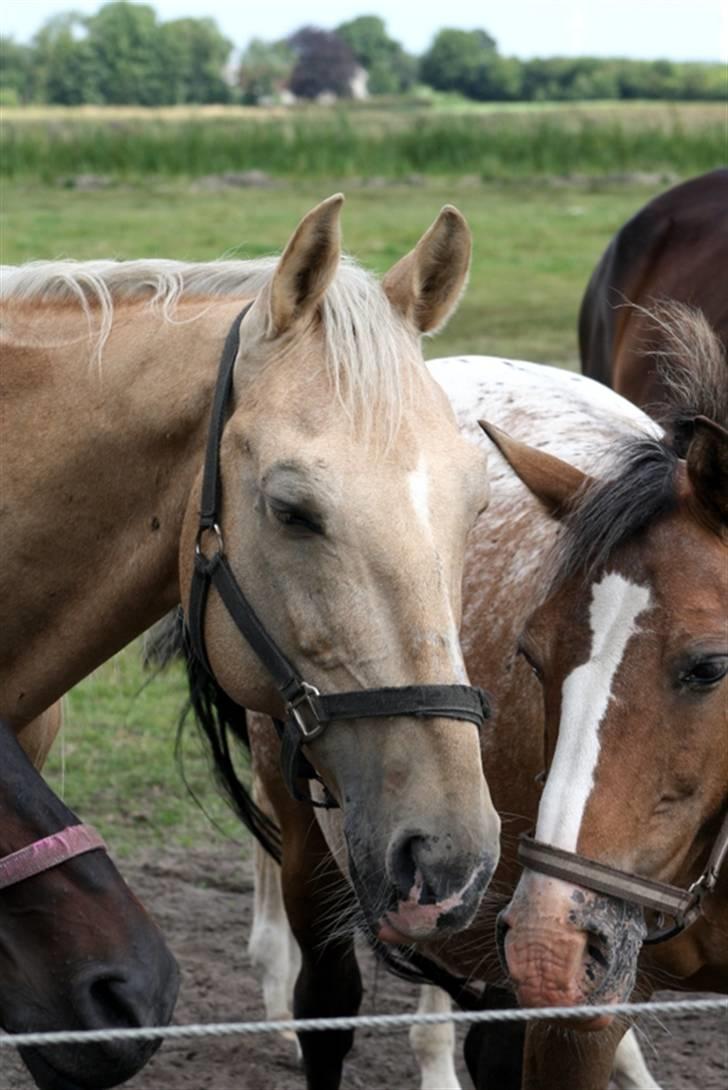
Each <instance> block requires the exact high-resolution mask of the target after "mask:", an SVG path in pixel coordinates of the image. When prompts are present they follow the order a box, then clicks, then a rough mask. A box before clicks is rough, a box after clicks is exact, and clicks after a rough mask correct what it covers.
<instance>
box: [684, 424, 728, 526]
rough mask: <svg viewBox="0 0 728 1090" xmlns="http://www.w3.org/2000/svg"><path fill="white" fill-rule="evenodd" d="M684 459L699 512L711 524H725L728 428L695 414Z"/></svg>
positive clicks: (726, 518)
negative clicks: (690, 438) (691, 433)
mask: <svg viewBox="0 0 728 1090" xmlns="http://www.w3.org/2000/svg"><path fill="white" fill-rule="evenodd" d="M685 462H686V465H687V471H688V479H689V481H690V485H691V488H692V492H693V495H694V496H695V498H696V500H697V501H698V504H699V506H700V510H701V512H702V513H703V514H704V516H706V517H707V521H708V522H709V523H710V524H711V525H712V526H715V527H717V528H718V529H724V528H725V527H728V431H726V429H725V428H722V427H721V426H720V424H716V423H715V421H714V420H709V419H708V417H707V416H696V417H695V419H694V421H693V438H692V440H691V441H690V446H689V447H688V451H687V454H686V456H685Z"/></svg>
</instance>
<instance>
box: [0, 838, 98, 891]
mask: <svg viewBox="0 0 728 1090" xmlns="http://www.w3.org/2000/svg"><path fill="white" fill-rule="evenodd" d="M95 851H104V852H105V851H107V847H106V844H105V843H104V840H103V839H102V837H101V836H100V835H99V834H98V833H97V832H96V830H95V829H94V828H93V827H92V826H91V825H68V826H67V827H66V828H65V829H61V830H60V832H57V833H51V835H50V836H45V837H43V839H42V840H35V841H34V842H33V843H32V844H28V845H26V847H25V848H20V849H19V850H18V851H17V852H12V853H11V854H10V855H6V856H3V858H1V859H0V889H8V888H9V887H10V886H15V885H17V884H18V882H24V881H25V880H26V878H33V877H35V875H36V874H43V872H44V871H47V870H51V868H52V867H59V866H60V865H61V863H67V862H68V860H69V859H75V857H76V856H77V855H85V854H86V852H95Z"/></svg>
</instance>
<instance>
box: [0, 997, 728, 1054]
mask: <svg viewBox="0 0 728 1090" xmlns="http://www.w3.org/2000/svg"><path fill="white" fill-rule="evenodd" d="M710 1013H722V1014H724V1015H728V999H721V998H715V999H664V1000H657V1001H655V1002H652V1003H613V1004H608V1003H602V1004H595V1005H591V1006H586V1005H584V1006H580V1007H538V1008H532V1009H529V1008H515V1009H513V1010H483V1011H451V1012H449V1013H447V1014H444V1013H443V1014H418V1013H416V1012H413V1013H411V1014H367V1015H356V1016H353V1017H351V1018H302V1019H294V1018H292V1019H287V1020H284V1019H278V1020H274V1021H261V1022H208V1023H199V1022H198V1023H191V1024H189V1025H182V1026H144V1027H142V1028H140V1029H106V1030H77V1031H72V1030H69V1031H59V1032H58V1033H15V1034H12V1035H8V1036H0V1048H25V1047H40V1046H43V1045H66V1044H74V1045H84V1044H101V1043H104V1042H110V1041H135V1040H136V1041H147V1040H152V1039H153V1040H160V1039H161V1040H176V1039H180V1038H190V1037H195V1038H200V1037H233V1036H249V1035H251V1034H255V1033H281V1032H284V1031H291V1030H292V1031H294V1032H297V1033H303V1032H306V1033H316V1032H321V1031H326V1030H350V1029H376V1030H387V1029H402V1028H404V1027H405V1026H436V1025H441V1024H442V1023H447V1022H451V1023H454V1024H456V1025H461V1024H471V1025H472V1024H476V1023H485V1022H531V1021H546V1020H560V1021H567V1020H570V1019H576V1018H596V1017H598V1016H599V1015H604V1014H606V1015H620V1014H624V1015H629V1016H631V1017H634V1016H636V1015H639V1014H643V1015H644V1014H646V1015H658V1014H659V1015H675V1016H688V1015H691V1014H710Z"/></svg>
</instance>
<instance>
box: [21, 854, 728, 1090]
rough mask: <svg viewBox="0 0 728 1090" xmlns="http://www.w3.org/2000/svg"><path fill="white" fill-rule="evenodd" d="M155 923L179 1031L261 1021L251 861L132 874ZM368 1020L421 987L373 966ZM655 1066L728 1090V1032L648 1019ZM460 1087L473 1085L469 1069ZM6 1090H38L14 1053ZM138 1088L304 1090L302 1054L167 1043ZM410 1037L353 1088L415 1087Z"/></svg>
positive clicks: (249, 1045) (353, 1070) (220, 1043)
mask: <svg viewBox="0 0 728 1090" xmlns="http://www.w3.org/2000/svg"><path fill="white" fill-rule="evenodd" d="M122 869H123V870H124V872H125V875H126V877H127V879H128V881H129V882H130V884H131V885H132V887H133V888H134V889H135V891H136V892H137V893H138V894H139V896H140V897H141V899H142V900H143V901H144V903H145V904H146V905H147V906H148V908H149V909H150V910H151V911H152V912H153V913H154V914H155V915H156V917H157V919H158V920H159V922H160V924H161V926H162V929H163V930H164V933H165V935H166V937H167V940H168V942H169V944H170V946H171V947H172V949H173V951H174V952H175V954H176V956H177V958H178V960H179V963H180V967H181V970H182V988H181V994H180V999H179V1003H178V1005H177V1013H176V1021H178V1022H227V1021H243V1020H247V1019H256V1018H261V1017H262V1013H263V1012H262V1007H261V999H260V994H259V989H258V984H257V981H256V978H255V976H254V974H253V973H252V971H251V968H250V965H249V962H248V958H247V954H246V940H247V936H248V934H249V931H250V924H251V913H252V907H253V894H252V879H251V871H250V865H249V864H243V865H241V864H238V863H235V862H234V861H231V859H230V857H229V856H228V855H223V854H222V853H220V852H219V851H216V852H215V853H212V852H211V853H205V852H201V851H196V852H188V853H184V852H177V853H175V854H168V855H166V856H164V857H162V858H157V859H155V860H154V861H152V860H151V859H144V858H140V859H139V860H138V861H136V862H132V863H129V864H127V865H126V866H125V867H123V868H122ZM363 962H364V965H363V977H364V987H365V997H364V1004H363V1012H379V1013H382V1012H401V1011H406V1010H411V1009H414V1007H415V1006H416V1001H417V997H416V994H415V991H414V989H413V988H412V987H411V986H410V985H407V984H404V983H402V982H401V981H398V980H395V979H394V978H392V977H391V976H389V975H388V974H387V973H385V972H383V971H381V970H378V969H377V968H376V967H375V965H374V964H373V963H372V961H371V959H370V958H368V957H367V956H365V957H364V959H363ZM640 1035H641V1041H642V1045H643V1049H644V1052H645V1056H646V1058H647V1062H648V1064H649V1066H650V1068H651V1069H652V1072H653V1074H654V1075H655V1077H656V1078H657V1079H658V1080H659V1081H660V1084H661V1086H662V1087H663V1090H727V1088H728V1026H727V1025H726V1021H725V1019H723V1018H721V1017H720V1016H718V1015H701V1016H694V1017H690V1018H682V1019H677V1018H672V1017H671V1018H669V1019H664V1020H658V1019H657V1018H651V1019H649V1020H643V1022H642V1024H641V1027H640ZM458 1062H459V1070H460V1074H461V1081H462V1084H463V1086H464V1087H470V1086H471V1083H470V1081H469V1079H468V1076H467V1074H466V1073H465V1069H464V1067H463V1065H462V1062H460V1060H459V1061H458ZM0 1072H1V1074H0V1090H32V1087H33V1083H32V1082H31V1080H30V1078H29V1077H28V1076H27V1074H25V1073H24V1069H22V1068H21V1065H20V1064H19V1062H18V1061H17V1060H16V1058H15V1056H14V1054H12V1053H10V1052H8V1051H5V1050H3V1051H2V1052H0ZM126 1086H127V1087H128V1088H129V1090H304V1081H303V1076H302V1074H301V1072H300V1070H299V1068H298V1065H297V1063H296V1061H295V1057H294V1053H293V1047H292V1045H291V1044H289V1043H288V1042H286V1041H283V1040H281V1039H280V1038H278V1037H273V1036H268V1035H265V1036H263V1035H261V1036H258V1037H246V1038H223V1039H221V1040H220V1039H219V1040H214V1041H212V1040H211V1041H191V1042H186V1041H185V1042H179V1043H177V1042H175V1043H168V1044H165V1045H164V1046H163V1047H162V1049H161V1051H160V1052H159V1053H158V1054H157V1055H156V1056H155V1058H154V1059H153V1060H152V1062H151V1063H150V1064H149V1065H148V1066H147V1068H146V1069H145V1070H144V1071H143V1072H142V1073H141V1074H139V1075H137V1077H136V1078H134V1079H132V1080H131V1081H130V1082H128V1083H126ZM418 1086H419V1080H418V1073H417V1069H416V1066H415V1064H414V1062H413V1059H412V1055H411V1053H410V1050H409V1047H408V1040H407V1031H406V1030H400V1031H397V1032H395V1033H382V1032H374V1031H371V1030H370V1031H360V1032H359V1033H358V1034H357V1039H356V1044H355V1047H354V1050H353V1051H352V1053H351V1054H350V1057H349V1060H348V1063H347V1065H346V1069H345V1077H344V1083H343V1087H344V1090H354V1088H356V1090H395V1088H396V1090H399V1088H403V1090H406V1088H410V1090H417V1087H418ZM494 1090H497V1088H494Z"/></svg>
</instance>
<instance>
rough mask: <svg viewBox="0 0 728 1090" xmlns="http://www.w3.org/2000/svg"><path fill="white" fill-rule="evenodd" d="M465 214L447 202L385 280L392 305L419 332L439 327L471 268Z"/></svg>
mask: <svg viewBox="0 0 728 1090" xmlns="http://www.w3.org/2000/svg"><path fill="white" fill-rule="evenodd" d="M471 249H472V239H471V235H470V228H469V227H468V225H467V223H466V221H465V218H464V216H462V215H461V213H460V212H458V210H457V208H453V206H452V205H451V204H446V205H445V207H444V208H443V209H442V211H441V212H440V215H439V216H438V217H437V219H436V220H435V222H434V223H433V224H432V226H431V227H430V229H429V230H428V231H426V232H425V233H424V235H423V236H422V238H421V239H420V241H419V242H418V243H417V245H416V246H415V248H414V250H411V251H410V253H408V254H407V255H406V256H405V257H403V258H402V259H401V261H398V262H397V264H396V265H393V266H392V268H391V269H390V270H389V272H388V273H387V274H386V276H385V277H384V280H383V281H382V287H383V288H384V291H385V293H386V295H387V298H388V299H389V301H390V303H391V304H392V306H393V307H394V308H395V310H398V311H399V312H400V313H401V314H403V315H404V317H405V318H406V319H407V321H408V322H411V323H412V324H413V325H414V327H415V328H416V329H418V330H419V331H420V333H432V332H434V331H435V330H436V329H439V328H440V327H441V326H442V325H444V323H445V322H446V321H447V319H448V318H449V317H450V314H451V313H452V311H453V310H454V309H455V307H456V306H457V303H458V300H459V299H460V296H461V294H462V291H463V288H464V287H465V282H466V280H467V277H468V270H469V268H470V252H471Z"/></svg>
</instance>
